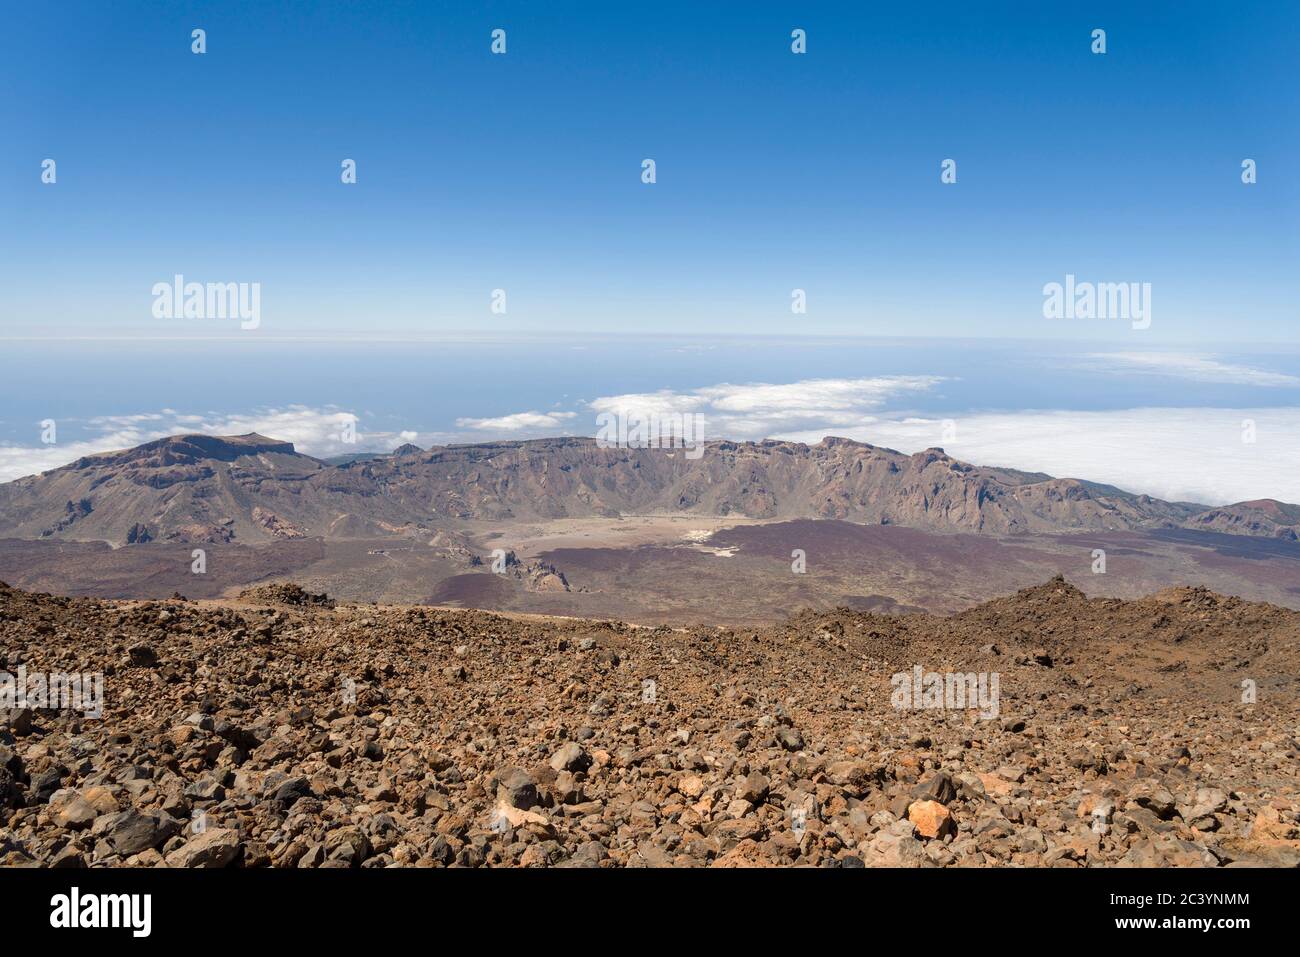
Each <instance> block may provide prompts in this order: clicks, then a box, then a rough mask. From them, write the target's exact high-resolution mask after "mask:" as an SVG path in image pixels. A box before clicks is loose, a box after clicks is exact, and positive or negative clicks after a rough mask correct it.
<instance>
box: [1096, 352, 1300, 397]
mask: <svg viewBox="0 0 1300 957" xmlns="http://www.w3.org/2000/svg"><path fill="white" fill-rule="evenodd" d="M1083 359H1084V360H1086V361H1089V362H1090V363H1091V362H1096V363H1098V364H1100V365H1103V366H1110V367H1112V369H1113V371H1122V372H1125V373H1133V372H1145V373H1148V374H1150V375H1166V376H1177V377H1178V378H1181V379H1193V380H1195V381H1197V382H1215V383H1223V384H1227V385H1255V386H1265V387H1272V388H1296V387H1300V378H1296V377H1295V376H1291V375H1284V374H1282V373H1280V372H1268V371H1266V370H1264V369H1256V368H1254V367H1252V366H1243V365H1234V364H1232V363H1230V362H1220V361H1219V360H1218V359H1214V358H1211V357H1208V356H1200V355H1192V354H1189V353H1184V352H1094V353H1089V354H1088V355H1085V356H1083ZM1116 366H1117V367H1118V368H1114V367H1116Z"/></svg>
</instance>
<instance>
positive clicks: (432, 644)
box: [0, 579, 1300, 868]
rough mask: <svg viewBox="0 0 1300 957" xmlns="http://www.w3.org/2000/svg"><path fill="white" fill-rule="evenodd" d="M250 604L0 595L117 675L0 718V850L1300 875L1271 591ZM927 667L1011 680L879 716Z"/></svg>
mask: <svg viewBox="0 0 1300 957" xmlns="http://www.w3.org/2000/svg"><path fill="white" fill-rule="evenodd" d="M248 597H249V599H250V601H247V602H241V603H235V604H228V605H215V604H196V603H192V602H186V601H184V600H180V599H177V600H174V601H168V602H146V603H126V602H108V601H96V600H89V599H67V598H55V597H51V596H48V595H33V594H28V593H24V592H19V591H15V590H12V589H8V588H0V669H6V670H8V671H9V672H15V671H16V669H18V668H20V667H21V668H23V669H25V673H26V674H28V675H30V674H33V673H37V672H44V673H49V672H72V671H78V672H93V671H101V672H102V673H103V675H104V682H105V688H104V690H105V696H104V709H103V715H102V718H91V717H83V716H80V715H78V714H76V713H75V712H73V711H70V710H67V709H64V710H56V709H51V710H42V711H31V710H18V711H0V864H7V865H46V866H57V867H68V868H74V867H82V866H87V865H90V866H140V867H152V866H159V865H170V866H177V867H223V866H233V867H388V866H424V867H442V866H451V865H459V866H467V867H480V866H526V867H548V866H559V867H617V866H631V867H640V866H670V865H673V866H720V867H727V866H751V865H755V866H770V865H813V866H840V867H860V866H864V865H865V866H881V865H893V866H909V867H910V866H916V867H929V866H958V867H979V866H1001V865H1009V864H1016V865H1029V866H1052V867H1083V866H1112V865H1113V866H1143V865H1156V866H1192V867H1200V866H1205V867H1220V866H1234V865H1261V864H1262V865H1276V866H1296V865H1297V864H1298V863H1300V763H1298V761H1300V752H1298V750H1297V748H1298V744H1300V743H1298V742H1297V734H1298V732H1300V729H1298V728H1297V724H1296V709H1295V705H1296V693H1297V690H1300V688H1298V685H1300V680H1298V679H1297V677H1296V676H1297V675H1300V667H1298V666H1300V613H1296V612H1291V611H1287V610H1284V609H1280V608H1276V607H1273V606H1269V605H1258V604H1249V603H1245V602H1241V601H1239V600H1237V599H1231V598H1223V597H1220V596H1217V595H1214V594H1212V593H1209V592H1205V591H1203V590H1199V589H1177V590H1172V591H1169V592H1166V593H1161V594H1158V595H1155V596H1152V597H1150V598H1147V599H1143V600H1140V601H1131V602H1125V601H1117V600H1089V599H1087V598H1085V597H1084V596H1083V595H1082V594H1081V593H1079V592H1078V591H1077V590H1076V589H1074V588H1073V587H1072V586H1070V585H1068V584H1067V583H1065V582H1064V581H1063V580H1061V579H1056V580H1053V581H1050V582H1048V583H1047V584H1045V585H1041V586H1038V587H1035V588H1030V589H1027V590H1025V591H1022V592H1020V593H1019V594H1017V595H1015V596H1012V597H1010V598H1006V599H1000V600H997V601H994V602H990V603H987V604H985V605H981V606H979V607H977V608H974V609H972V610H970V611H968V612H966V613H963V614H961V615H957V616H955V617H952V618H934V617H929V616H925V615H908V616H897V617H885V616H873V615H869V614H861V613H855V612H848V611H838V612H834V613H831V614H813V613H803V614H799V615H796V616H795V617H793V618H792V619H790V620H789V621H788V622H786V623H785V624H783V625H781V626H778V627H774V628H770V629H763V630H754V631H751V630H742V631H736V630H730V629H725V628H688V629H679V630H670V629H667V628H659V629H637V628H632V627H628V626H625V625H620V624H616V623H602V622H591V621H581V620H559V619H536V618H528V619H511V618H505V617H500V616H495V615H489V614H484V613H481V612H468V611H467V612H447V611H438V610H433V609H420V608H401V607H393V608H383V607H375V606H369V605H365V606H355V605H354V606H349V605H342V604H340V605H338V606H337V607H330V604H329V602H328V601H325V600H323V599H321V598H319V597H318V596H307V599H310V600H307V599H304V597H303V593H302V592H301V591H300V590H298V589H294V588H283V589H279V590H267V591H263V592H260V593H255V594H251V595H250V596H248ZM256 602H273V604H258V603H256ZM915 666H921V668H922V669H923V670H924V671H935V672H949V671H970V672H972V673H980V674H983V675H985V676H986V678H987V677H990V676H991V675H993V674H996V675H998V676H999V680H1000V685H999V688H1000V690H999V694H998V696H997V699H996V704H997V707H996V710H997V714H996V715H995V716H986V717H981V715H980V714H979V713H977V712H975V711H973V710H971V709H968V708H961V707H952V708H946V709H912V710H908V709H900V708H897V707H895V705H896V704H898V703H899V702H898V701H897V699H896V697H895V694H896V692H897V687H898V686H897V685H896V683H895V680H894V678H893V676H894V675H895V674H898V673H902V674H904V675H908V674H910V673H911V672H912V670H913V668H914V667H915ZM1243 682H1249V683H1250V684H1249V685H1247V687H1249V688H1250V689H1251V690H1252V692H1253V695H1254V700H1253V702H1249V701H1248V702H1243V700H1242V699H1243Z"/></svg>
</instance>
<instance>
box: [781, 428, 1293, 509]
mask: <svg viewBox="0 0 1300 957" xmlns="http://www.w3.org/2000/svg"><path fill="white" fill-rule="evenodd" d="M1247 422H1253V423H1254V441H1253V442H1248V441H1243V437H1246V438H1249V437H1250V432H1249V430H1248V428H1247V426H1246V425H1245V423H1247ZM825 435H842V436H844V437H846V438H851V439H856V440H858V441H861V442H871V443H872V444H873V445H885V446H889V447H891V448H895V449H898V450H899V451H900V452H908V453H911V452H919V451H921V450H922V449H925V448H928V447H930V446H941V447H943V449H944V450H945V451H947V452H948V454H950V455H952V456H955V457H956V458H959V459H963V460H965V461H968V462H974V463H976V464H979V465H998V466H1003V467H1006V468H1016V469H1023V470H1025V471H1030V472H1047V473H1048V474H1050V475H1055V476H1057V477H1062V478H1065V477H1068V478H1080V479H1088V480H1089V481H1093V482H1103V483H1107V484H1110V485H1117V486H1119V487H1120V488H1122V489H1125V490H1127V491H1130V492H1139V493H1146V494H1148V495H1154V496H1156V497H1158V498H1163V499H1168V500H1171V501H1191V502H1201V503H1204V504H1206V505H1223V504H1227V503H1230V502H1241V501H1246V500H1249V499H1256V498H1276V499H1281V500H1282V501H1287V502H1300V442H1297V440H1296V437H1297V436H1300V409H1294V408H1258V409H1170V408H1149V409H1121V410H1115V411H1105V412H1067V411H1048V412H1007V413H985V414H978V415H960V416H955V417H953V418H951V419H947V420H944V419H937V418H915V417H913V418H906V419H893V418H888V417H882V418H877V419H874V420H873V421H871V422H869V423H864V424H862V425H861V426H860V427H858V428H853V429H847V430H845V429H834V428H832V429H825V428H818V429H808V430H802V431H797V432H791V433H787V434H785V435H783V436H781V437H782V438H789V439H793V440H795V441H800V442H817V441H820V440H821V439H822V437H823V436H825Z"/></svg>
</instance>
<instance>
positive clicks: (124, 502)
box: [0, 433, 1300, 545]
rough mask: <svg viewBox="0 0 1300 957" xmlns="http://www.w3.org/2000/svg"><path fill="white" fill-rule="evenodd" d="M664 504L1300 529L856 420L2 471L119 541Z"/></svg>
mask: <svg viewBox="0 0 1300 957" xmlns="http://www.w3.org/2000/svg"><path fill="white" fill-rule="evenodd" d="M655 513H666V514H667V513H678V514H699V515H709V516H729V515H735V516H737V517H745V518H750V519H772V520H788V519H795V518H814V519H815V518H829V519H841V520H846V521H853V522H858V523H862V524H885V525H888V524H897V525H905V526H910V527H917V528H923V529H929V530H936V531H968V532H969V531H974V532H986V533H993V534H1010V535H1014V534H1017V533H1022V532H1062V531H1109V530H1136V529H1151V528H1164V529H1173V528H1186V529H1196V530H1206V531H1218V532H1226V533H1229V534H1237V535H1249V536H1254V537H1271V538H1279V539H1284V540H1289V541H1295V540H1297V530H1300V506H1295V505H1289V504H1286V503H1281V502H1276V501H1274V500H1271V499H1263V500H1254V501H1250V502H1240V503H1235V504H1232V505H1226V506H1205V505H1200V504H1197V503H1190V502H1166V501H1163V500H1161V499H1158V498H1155V497H1153V496H1150V495H1143V494H1135V493H1130V492H1126V491H1124V490H1122V489H1118V488H1115V487H1114V486H1109V485H1103V484H1100V483H1094V482H1089V481H1086V480H1083V479H1077V478H1056V477H1052V476H1046V475H1044V474H1043V473H1035V472H1024V471H1020V470H1016V469H1006V468H998V467H994V466H979V465H972V464H969V463H966V462H962V461H960V460H958V459H955V458H953V457H951V456H949V455H948V454H947V453H946V452H944V450H943V449H942V448H937V447H936V448H930V449H925V450H923V451H921V452H916V453H913V454H911V455H908V454H905V453H902V452H898V451H896V450H894V449H889V448H884V447H880V446H875V445H871V444H869V443H865V442H857V441H854V440H851V439H846V438H839V437H827V438H825V439H823V440H822V441H821V442H819V443H817V444H815V445H808V444H805V443H800V442H790V441H783V440H775V439H767V440H763V441H761V442H735V441H729V440H718V441H712V442H709V443H706V445H705V449H704V454H703V455H701V456H698V457H696V458H688V457H687V456H686V455H685V454H683V451H682V450H680V449H679V450H676V451H670V450H658V449H638V448H608V447H604V446H602V445H601V444H600V443H598V442H597V441H596V440H595V439H592V438H583V437H560V438H545V439H529V440H512V441H499V442H487V443H476V444H463V445H442V446H432V447H430V448H428V449H420V448H418V447H417V446H414V445H411V444H410V443H407V444H406V445H403V446H401V447H400V448H399V449H396V450H395V451H394V452H393V453H390V454H387V455H383V454H380V455H377V456H374V457H364V458H363V457H355V458H352V459H351V460H349V461H343V462H339V463H338V464H331V463H330V462H327V461H324V460H321V459H317V458H314V457H312V456H308V455H304V454H302V453H300V452H297V451H296V449H295V448H294V445H293V443H292V442H287V441H283V440H278V439H274V438H269V437H267V436H264V435H260V434H258V433H248V434H246V435H240V436H211V435H205V434H202V433H193V434H188V435H177V436H169V437H166V438H163V439H157V440H154V441H152V442H147V443H144V444H143V445H139V446H135V447H134V448H130V449H122V450H117V451H113V452H105V453H99V454H96V455H91V456H83V457H81V458H78V459H76V460H75V461H73V462H70V463H68V464H67V465H64V466H60V467H59V468H55V469H51V470H48V471H46V472H43V473H40V474H38V475H34V476H27V477H25V478H21V479H17V480H15V481H12V482H8V483H5V484H3V485H0V537H7V538H18V539H62V540H70V541H107V542H110V543H111V544H114V545H120V544H133V543H136V542H148V541H172V542H230V541H238V542H244V543H248V544H256V543H259V542H267V541H273V540H276V539H282V538H294V537H307V536H320V537H343V538H365V537H388V536H397V537H427V535H429V534H431V533H432V532H433V531H434V530H436V529H440V528H448V527H451V528H456V527H463V526H466V525H468V524H470V523H476V522H499V521H507V520H520V519H522V520H539V521H542V520H553V519H564V518H579V517H592V516H603V517H610V518H615V517H618V516H620V515H627V514H655ZM340 530H344V531H343V532H342V533H340Z"/></svg>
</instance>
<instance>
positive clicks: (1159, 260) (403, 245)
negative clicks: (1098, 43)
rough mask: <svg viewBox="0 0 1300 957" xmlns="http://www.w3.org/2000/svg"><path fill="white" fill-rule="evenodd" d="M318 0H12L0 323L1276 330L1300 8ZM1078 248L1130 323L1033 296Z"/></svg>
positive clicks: (378, 328) (6, 62)
mask: <svg viewBox="0 0 1300 957" xmlns="http://www.w3.org/2000/svg"><path fill="white" fill-rule="evenodd" d="M315 6H316V5H309V4H292V5H290V4H283V5H269V4H252V3H249V4H243V3H222V4H183V3H147V4H145V3H140V4H132V3H115V4H112V5H107V4H102V3H85V4H61V5H60V12H59V13H58V14H57V15H56V14H54V13H52V12H51V10H50V9H49V8H46V7H39V6H20V5H17V4H9V5H7V6H6V8H5V10H4V12H3V14H2V15H3V18H4V21H3V30H0V86H2V87H3V88H4V90H5V91H6V92H5V95H4V96H2V97H0V129H3V147H2V148H0V218H3V220H4V222H5V228H4V230H3V238H0V244H2V245H3V250H2V252H3V255H0V283H3V287H4V290H5V292H4V295H3V296H2V297H0V336H6V337H26V336H35V337H43V336H51V337H58V336H63V335H90V336H104V337H114V336H190V335H223V336H224V335H230V336H239V335H245V336H247V335H260V336H264V337H268V338H272V337H278V336H286V337H299V336H323V337H334V336H337V337H349V336H360V337H367V336H372V335H377V334H381V333H383V334H391V335H395V336H399V337H400V336H412V337H420V336H437V335H440V334H445V333H448V332H452V331H471V332H477V333H510V332H513V331H521V332H529V333H534V334H536V333H545V332H549V331H556V330H573V331H578V332H583V331H588V332H600V333H602V334H614V333H623V332H626V333H637V334H661V333H685V332H690V333H723V334H737V333H745V334H783V335H790V334H802V333H808V334H831V335H870V336H892V335H902V336H918V335H919V336H939V337H943V338H952V337H959V336H960V337H1016V338H1039V337H1042V338H1054V337H1065V338H1089V339H1101V340H1106V341H1110V342H1113V343H1114V344H1115V345H1118V346H1122V347H1125V348H1128V347H1138V346H1141V347H1144V348H1145V347H1148V346H1153V347H1160V346H1167V345H1176V344H1179V343H1203V342H1210V341H1213V342H1228V343H1234V344H1237V345H1239V346H1243V347H1244V346H1247V345H1250V344H1260V343H1271V342H1282V343H1285V342H1290V341H1293V340H1294V334H1293V329H1294V325H1295V320H1296V312H1297V309H1296V303H1297V296H1296V276H1297V273H1298V272H1300V270H1297V263H1298V262H1300V237H1298V236H1297V223H1298V222H1300V218H1298V217H1297V213H1300V202H1297V197H1298V191H1300V186H1297V183H1296V178H1295V176H1294V175H1293V172H1292V170H1291V169H1290V168H1289V164H1290V162H1291V160H1292V158H1293V157H1294V156H1295V155H1296V154H1297V146H1298V145H1300V143H1298V142H1297V140H1298V139H1300V132H1298V130H1300V125H1298V124H1297V119H1300V110H1298V109H1297V106H1298V105H1300V103H1298V98H1300V83H1297V74H1296V70H1295V65H1294V64H1295V51H1296V50H1297V49H1300V7H1297V6H1296V5H1295V4H1293V3H1274V4H1264V3H1260V4H1252V3H1246V4H1220V3H1214V4H1209V3H1205V4H1197V3H1185V2H1184V3H1153V4H1140V5H1135V4H1129V3H1124V4H1120V3H1115V4H1107V3H1089V4H1071V3H1052V4H1036V3H1014V4H1012V3H1007V4H986V5H985V4H981V5H972V4H961V5H957V4H951V5H950V4H925V5H915V6H914V7H913V8H911V9H900V8H901V7H902V6H904V5H893V4H891V5H880V6H875V5H863V4H817V5H816V7H815V10H814V11H813V12H811V13H810V12H809V10H808V7H809V5H807V4H763V3H758V4H746V5H744V6H743V7H741V6H736V5H724V4H718V5H714V8H713V9H706V8H704V7H703V5H700V4H674V3H656V4H652V5H637V4H617V5H615V4H610V5H598V4H591V3H584V4H574V3H548V4H546V5H545V6H541V5H538V4H536V3H528V4H525V3H486V4H473V5H470V4H436V3H427V2H426V3H410V4H402V3H353V4H324V5H321V6H322V9H315ZM1134 7H1138V8H1140V9H1134ZM195 27H202V28H204V29H205V30H206V31H207V42H208V52H207V53H206V54H204V55H202V56H196V55H194V54H192V53H191V52H190V31H191V30H192V29H193V28H195ZM497 27H500V28H504V29H505V30H506V31H507V38H508V41H507V42H508V52H507V54H506V55H504V56H493V55H492V54H491V53H490V52H489V43H490V35H489V34H490V31H491V30H492V29H493V28H497ZM795 27H801V28H804V29H806V30H807V34H808V52H807V54H805V55H802V56H796V55H794V54H792V53H791V52H790V31H791V29H793V28H795ZM1097 27H1100V28H1104V29H1105V30H1106V31H1107V47H1108V50H1107V53H1106V54H1105V55H1100V56H1099V55H1095V54H1093V53H1092V52H1091V51H1090V33H1091V31H1092V30H1093V29H1094V28H1097ZM47 157H49V158H54V159H55V160H56V161H57V163H58V182H57V184H55V185H52V186H51V185H44V184H42V183H41V182H40V163H41V161H42V160H43V159H45V158H47ZM647 157H649V158H653V159H655V161H656V163H657V172H658V182H657V183H655V184H654V185H645V184H643V183H641V181H640V172H641V161H642V159H644V158H647ZM950 157H951V158H954V159H955V160H956V161H957V164H958V182H957V183H956V184H953V185H944V184H941V183H940V180H939V170H940V163H941V161H942V160H943V159H945V158H950ZM1247 157H1249V158H1252V159H1254V160H1256V162H1257V164H1258V170H1259V182H1258V183H1257V184H1256V185H1253V186H1244V185H1243V184H1242V183H1241V181H1240V163H1241V161H1242V159H1243V158H1247ZM344 158H352V159H355V160H356V161H357V164H358V180H359V181H358V183H357V184H356V185H355V186H345V185H343V184H341V183H340V181H339V172H340V166H339V164H340V162H341V161H342V160H343V159H344ZM176 273H182V274H184V275H185V276H186V277H187V279H193V280H198V281H213V282H230V281H238V282H260V283H261V286H262V324H261V327H260V328H259V329H258V330H256V332H255V333H241V332H239V331H238V330H237V328H232V327H231V325H230V324H229V323H225V324H223V323H221V322H220V321H216V322H213V321H211V320H207V321H203V320H190V321H185V320H158V319H154V318H153V317H152V315H151V314H150V305H151V297H150V289H151V287H152V285H153V284H154V283H155V282H158V281H161V280H169V279H170V278H171V277H172V276H173V275H174V274H176ZM1067 273H1073V274H1076V275H1078V276H1079V277H1080V278H1081V279H1090V280H1094V281H1114V282H1128V281H1133V282H1149V283H1151V284H1152V290H1153V292H1152V298H1153V306H1152V313H1153V322H1152V326H1151V328H1150V329H1147V330H1143V331H1140V332H1139V331H1135V330H1132V329H1130V328H1129V326H1128V324H1127V323H1106V322H1097V321H1082V320H1079V321H1055V322H1054V321H1050V320H1047V319H1044V318H1043V315H1042V310H1041V304H1042V292H1041V290H1042V286H1043V285H1044V283H1048V282H1052V281H1061V280H1062V279H1063V278H1064V276H1065V275H1066V274H1067ZM495 288H503V289H505V290H506V292H507V296H508V312H507V314H506V315H493V314H492V313H491V312H490V310H489V302H490V295H491V290H492V289H495ZM794 288H803V289H805V290H807V295H808V312H807V314H806V315H792V314H791V312H790V294H791V290H792V289H794Z"/></svg>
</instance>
